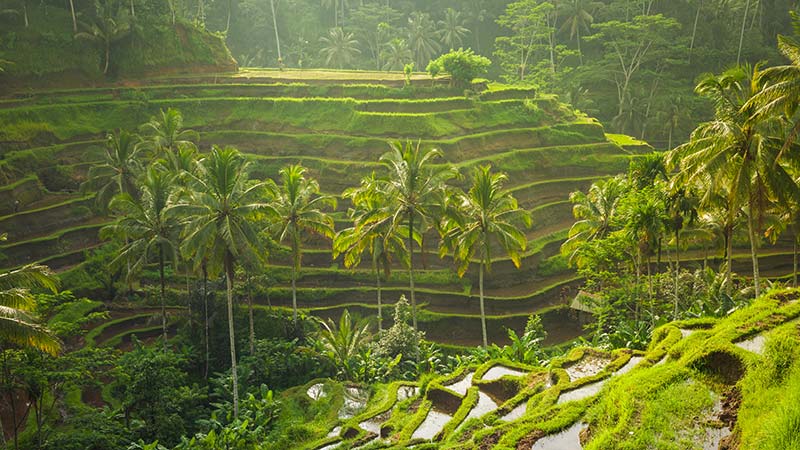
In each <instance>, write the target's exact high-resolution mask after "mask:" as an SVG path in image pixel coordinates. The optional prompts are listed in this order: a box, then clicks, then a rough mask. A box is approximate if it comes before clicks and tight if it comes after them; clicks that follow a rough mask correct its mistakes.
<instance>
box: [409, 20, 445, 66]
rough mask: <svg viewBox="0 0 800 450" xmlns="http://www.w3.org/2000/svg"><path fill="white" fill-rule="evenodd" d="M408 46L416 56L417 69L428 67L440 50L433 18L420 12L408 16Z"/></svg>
mask: <svg viewBox="0 0 800 450" xmlns="http://www.w3.org/2000/svg"><path fill="white" fill-rule="evenodd" d="M407 32H408V45H409V47H410V48H411V52H412V53H413V54H414V62H415V63H416V65H417V67H426V66H427V62H428V60H430V59H432V58H433V57H434V56H435V55H436V54H437V53H438V52H439V50H440V46H439V43H438V42H437V41H436V27H435V24H434V23H433V20H432V19H431V17H430V16H429V15H428V14H426V13H422V12H419V11H414V12H412V13H411V14H410V15H409V16H408V29H407Z"/></svg>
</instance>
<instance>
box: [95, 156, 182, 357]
mask: <svg viewBox="0 0 800 450" xmlns="http://www.w3.org/2000/svg"><path fill="white" fill-rule="evenodd" d="M140 187H141V196H140V198H134V197H133V196H131V195H130V194H127V193H123V194H119V195H117V196H116V197H114V199H113V200H111V205H110V208H111V210H112V211H114V212H115V213H117V214H118V215H119V219H118V220H117V222H116V223H114V224H111V225H107V226H106V227H104V228H103V230H102V231H101V235H106V236H108V235H111V236H125V237H126V239H127V241H126V243H125V245H124V246H123V247H122V249H121V250H120V253H119V255H118V256H117V258H116V259H115V262H114V263H112V264H115V263H116V262H118V261H131V262H132V264H131V266H130V268H129V270H128V274H127V276H128V277H129V278H130V277H132V276H133V274H135V273H139V272H140V271H141V270H142V269H143V268H144V267H145V266H146V265H147V264H149V263H150V262H151V261H153V260H155V261H157V262H158V275H159V281H160V287H161V289H160V300H161V331H162V338H163V346H164V351H166V350H167V307H166V279H165V276H164V265H165V264H166V263H167V262H173V263H174V262H175V261H176V259H177V258H176V256H177V245H176V238H177V233H178V220H177V218H176V217H174V216H172V215H169V214H167V210H168V207H169V205H170V200H171V198H170V197H171V196H172V194H173V192H175V188H176V184H175V176H174V175H172V174H171V173H169V172H167V171H166V170H164V169H162V168H161V167H159V166H153V167H151V168H150V169H148V170H147V172H146V173H145V174H144V177H143V179H142V183H141V186H140Z"/></svg>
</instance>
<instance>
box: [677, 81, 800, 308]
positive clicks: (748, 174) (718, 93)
mask: <svg viewBox="0 0 800 450" xmlns="http://www.w3.org/2000/svg"><path fill="white" fill-rule="evenodd" d="M760 73H761V72H760V68H759V66H755V67H753V68H752V69H750V68H736V69H732V70H729V71H727V72H725V73H723V74H722V75H719V76H713V75H712V76H709V77H707V78H705V79H704V80H702V81H701V82H700V83H699V84H698V86H697V92H698V93H700V94H701V95H704V96H706V97H708V98H710V99H711V100H712V101H713V102H714V104H715V117H714V120H712V121H710V122H707V123H704V124H701V125H700V126H699V127H698V128H697V129H696V130H695V131H694V132H693V133H692V137H691V140H690V141H689V142H688V143H686V144H684V145H682V146H680V147H678V148H677V149H676V150H675V152H676V153H677V155H678V156H679V157H680V158H681V159H680V168H681V170H683V171H686V173H687V174H688V176H689V178H690V179H692V178H697V177H708V178H710V179H712V180H713V182H714V183H717V184H718V185H723V186H724V192H725V193H726V194H727V196H728V201H727V203H728V205H729V210H730V211H738V210H741V209H744V210H745V211H746V214H747V219H748V232H749V236H750V246H751V257H752V262H753V283H754V287H755V291H756V295H759V294H760V291H761V289H760V279H759V278H760V277H759V267H758V246H759V242H760V228H761V225H762V224H763V218H764V215H765V213H766V211H767V209H768V208H769V206H770V203H771V202H772V201H777V202H779V203H786V202H788V201H789V200H790V199H791V198H796V196H797V195H800V192H798V187H797V185H796V184H795V183H794V180H793V179H792V177H791V176H790V175H789V173H788V172H787V170H786V168H785V167H784V165H783V164H781V163H780V157H781V156H782V155H781V149H782V147H783V141H782V140H781V138H780V137H776V135H775V134H774V133H775V132H776V129H777V128H778V127H779V124H778V123H776V122H775V119H774V118H770V117H764V116H759V115H757V114H755V111H756V108H755V107H754V103H753V102H750V101H749V100H750V99H751V97H753V95H754V94H755V93H756V92H758V91H759V90H760V85H759V83H758V80H759V79H760Z"/></svg>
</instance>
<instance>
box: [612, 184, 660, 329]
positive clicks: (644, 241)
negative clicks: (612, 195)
mask: <svg viewBox="0 0 800 450" xmlns="http://www.w3.org/2000/svg"><path fill="white" fill-rule="evenodd" d="M620 217H621V220H622V223H624V229H623V230H624V232H625V235H626V236H628V242H631V243H632V244H633V245H635V251H634V254H636V261H634V264H635V266H636V284H637V294H638V286H639V280H640V279H641V267H642V264H643V263H644V264H646V269H647V278H648V297H649V299H650V302H651V304H652V301H653V279H652V277H651V276H650V275H651V273H650V258H651V256H652V255H653V252H654V251H655V250H656V249H658V248H660V246H661V238H662V236H663V235H664V232H665V231H666V228H667V222H668V220H669V217H668V216H667V210H666V205H665V203H664V199H663V198H662V195H661V191H660V190H658V189H655V188H647V189H643V190H637V191H633V192H632V193H631V195H629V196H627V197H625V198H624V199H623V203H622V204H621V205H620ZM659 251H660V250H659ZM645 257H646V260H645ZM636 307H637V317H638V307H639V304H638V302H637V305H636Z"/></svg>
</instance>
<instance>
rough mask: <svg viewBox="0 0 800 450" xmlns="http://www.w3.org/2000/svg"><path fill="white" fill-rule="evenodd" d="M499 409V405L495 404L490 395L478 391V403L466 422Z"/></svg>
mask: <svg viewBox="0 0 800 450" xmlns="http://www.w3.org/2000/svg"><path fill="white" fill-rule="evenodd" d="M495 409H497V403H495V402H494V400H492V399H491V398H489V396H488V395H486V394H484V393H483V392H481V391H478V403H477V404H476V405H475V406H474V407H473V408H472V411H470V412H469V414H468V415H467V417H466V418H465V419H464V421H467V420H469V419H472V418H474V417H482V416H484V415H486V414H489V413H490V412H492V411H494V410H495Z"/></svg>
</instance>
